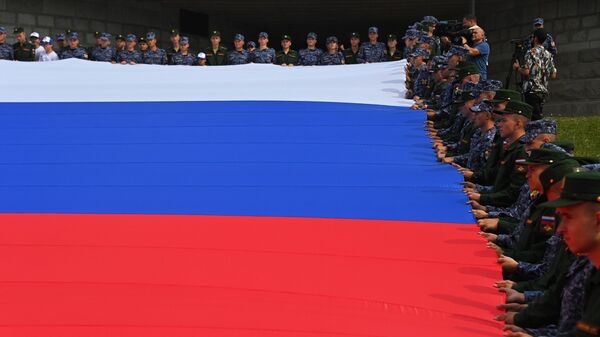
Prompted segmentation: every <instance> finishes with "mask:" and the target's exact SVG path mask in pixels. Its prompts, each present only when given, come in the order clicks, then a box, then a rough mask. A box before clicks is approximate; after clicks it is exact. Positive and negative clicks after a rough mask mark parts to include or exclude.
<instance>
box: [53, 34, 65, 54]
mask: <svg viewBox="0 0 600 337" xmlns="http://www.w3.org/2000/svg"><path fill="white" fill-rule="evenodd" d="M65 40H66V38H65V34H64V33H58V34H56V39H55V41H56V49H55V50H54V52H55V53H56V55H58V57H59V58H60V54H61V53H62V51H63V50H65V47H66V46H67V44H66V42H65Z"/></svg>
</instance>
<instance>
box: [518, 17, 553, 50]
mask: <svg viewBox="0 0 600 337" xmlns="http://www.w3.org/2000/svg"><path fill="white" fill-rule="evenodd" d="M536 29H544V18H535V19H533V30H536ZM546 35H547V36H546V41H544V43H543V44H542V46H543V47H544V49H546V50H547V51H549V52H550V54H552V56H553V57H554V58H555V59H556V54H557V53H558V50H557V49H556V43H555V42H554V38H553V37H552V35H550V33H546ZM532 39H533V35H529V37H528V39H527V41H525V44H524V46H525V50H526V51H529V49H531V48H532V47H533V46H532V44H531V41H532Z"/></svg>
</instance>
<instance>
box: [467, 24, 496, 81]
mask: <svg viewBox="0 0 600 337" xmlns="http://www.w3.org/2000/svg"><path fill="white" fill-rule="evenodd" d="M470 29H471V32H472V34H473V35H472V36H473V37H472V41H473V47H471V46H469V44H468V43H467V41H466V40H465V39H463V41H464V44H463V47H465V48H467V49H469V57H468V58H467V61H469V62H472V63H475V65H477V68H478V69H479V73H480V74H481V80H482V81H485V80H487V66H488V58H489V55H490V45H489V44H488V43H487V42H486V40H485V32H484V31H483V29H482V28H481V27H479V26H474V27H472V28H470Z"/></svg>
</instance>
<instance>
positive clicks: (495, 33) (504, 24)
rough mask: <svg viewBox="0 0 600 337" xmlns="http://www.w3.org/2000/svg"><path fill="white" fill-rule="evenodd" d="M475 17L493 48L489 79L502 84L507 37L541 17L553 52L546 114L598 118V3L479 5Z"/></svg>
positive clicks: (506, 0) (510, 0)
mask: <svg viewBox="0 0 600 337" xmlns="http://www.w3.org/2000/svg"><path fill="white" fill-rule="evenodd" d="M488 8H489V9H490V10H488ZM477 17H478V21H479V24H480V26H482V27H483V28H484V29H485V30H486V32H487V36H488V40H489V42H490V45H491V48H492V52H491V56H490V68H489V71H490V77H491V78H496V79H500V80H502V81H504V80H505V78H506V74H507V72H508V67H509V64H510V59H511V56H512V52H513V50H512V46H511V44H510V43H509V41H510V39H513V38H520V37H525V36H527V35H528V34H529V33H530V32H531V30H532V20H533V18H535V17H543V18H544V19H545V28H546V30H547V31H548V32H549V33H551V34H552V35H553V36H554V38H555V41H556V45H557V48H558V56H557V59H556V62H555V63H556V66H557V68H558V79H557V80H556V81H551V84H550V88H549V89H550V97H549V99H548V103H547V105H546V109H545V110H546V111H547V112H548V114H552V115H556V116H561V115H565V116H568V115H582V114H585V115H598V114H600V1H598V0H579V1H577V0H545V1H534V0H518V1H517V0H503V1H494V2H493V3H492V4H490V5H488V4H485V5H478V7H477Z"/></svg>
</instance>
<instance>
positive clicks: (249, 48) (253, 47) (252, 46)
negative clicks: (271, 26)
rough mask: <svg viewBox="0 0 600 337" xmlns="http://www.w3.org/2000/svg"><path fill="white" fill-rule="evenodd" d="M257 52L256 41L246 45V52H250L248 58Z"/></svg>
mask: <svg viewBox="0 0 600 337" xmlns="http://www.w3.org/2000/svg"><path fill="white" fill-rule="evenodd" d="M255 50H256V42H254V41H248V43H246V51H247V52H248V57H250V56H251V54H252V53H253V52H254V51H255Z"/></svg>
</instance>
